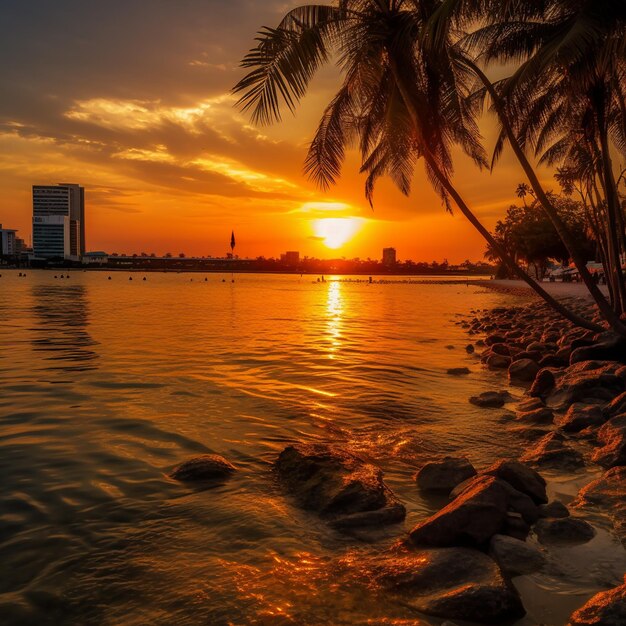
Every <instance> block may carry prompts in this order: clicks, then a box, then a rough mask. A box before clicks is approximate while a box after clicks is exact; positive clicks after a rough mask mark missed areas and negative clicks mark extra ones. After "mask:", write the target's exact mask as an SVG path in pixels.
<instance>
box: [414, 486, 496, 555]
mask: <svg viewBox="0 0 626 626" xmlns="http://www.w3.org/2000/svg"><path fill="white" fill-rule="evenodd" d="M507 504H508V494H507V489H506V487H505V486H504V485H502V483H501V482H500V481H499V480H497V479H496V478H494V477H493V476H484V477H481V479H473V481H472V483H471V484H470V485H469V487H467V488H466V489H465V491H463V492H462V493H461V494H460V495H459V496H457V497H456V498H455V499H454V500H453V501H452V502H451V503H450V504H448V505H447V506H446V507H444V508H443V509H441V510H440V511H439V512H438V513H435V514H434V515H433V516H431V517H430V518H428V519H427V520H425V521H423V522H420V523H419V524H418V525H417V526H415V527H414V528H413V529H412V530H411V532H410V533H409V538H410V540H411V542H412V543H413V544H415V545H421V546H454V545H467V544H474V545H479V546H480V545H483V544H486V543H487V541H489V539H490V538H491V537H492V536H493V535H495V534H496V533H497V532H499V531H500V529H501V528H502V526H503V524H504V521H505V518H506V513H507Z"/></svg>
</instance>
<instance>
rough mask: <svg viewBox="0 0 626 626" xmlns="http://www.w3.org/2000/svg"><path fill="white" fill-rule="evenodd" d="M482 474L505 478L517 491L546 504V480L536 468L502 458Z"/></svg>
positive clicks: (536, 501) (538, 502)
mask: <svg viewBox="0 0 626 626" xmlns="http://www.w3.org/2000/svg"><path fill="white" fill-rule="evenodd" d="M481 474H485V475H488V476H495V477H496V478H500V479H501V480H504V481H505V482H507V483H509V485H511V486H512V487H514V488H515V489H517V491H521V492H522V493H525V494H526V495H527V496H530V498H531V499H532V500H533V502H535V504H544V503H546V502H547V501H548V496H547V495H546V481H545V480H544V479H543V478H542V477H541V476H540V475H539V474H538V473H537V472H536V471H535V470H534V469H532V468H531V467H529V466H528V465H525V464H524V463H520V462H519V461H507V460H504V459H502V460H500V461H496V462H495V463H494V464H493V465H491V466H490V467H488V468H487V469H486V470H484V471H483V472H481Z"/></svg>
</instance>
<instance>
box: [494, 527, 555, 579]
mask: <svg viewBox="0 0 626 626" xmlns="http://www.w3.org/2000/svg"><path fill="white" fill-rule="evenodd" d="M489 555H490V556H491V557H492V558H493V560H494V561H495V562H496V563H497V564H498V565H499V566H500V569H501V570H502V571H503V572H504V573H505V574H507V575H509V576H522V575H524V574H532V573H533V572H536V571H538V570H540V569H541V568H542V567H543V566H544V564H545V562H546V559H545V557H544V556H543V554H541V552H540V551H539V550H537V548H535V547H533V546H530V545H529V544H527V543H526V542H524V541H520V540H519V539H515V538H514V537H508V536H506V535H494V536H493V537H492V538H491V541H490V542H489Z"/></svg>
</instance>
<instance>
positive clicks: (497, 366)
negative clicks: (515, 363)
mask: <svg viewBox="0 0 626 626" xmlns="http://www.w3.org/2000/svg"><path fill="white" fill-rule="evenodd" d="M510 364H511V357H510V356H502V355H501V354H492V355H491V356H489V357H488V358H487V367H488V368H489V369H490V370H505V369H506V368H507V367H509V365H510Z"/></svg>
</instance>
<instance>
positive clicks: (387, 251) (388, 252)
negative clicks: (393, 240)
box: [383, 248, 397, 267]
mask: <svg viewBox="0 0 626 626" xmlns="http://www.w3.org/2000/svg"><path fill="white" fill-rule="evenodd" d="M396 263H397V259H396V249H395V248H383V265H385V266H387V267H391V266H392V265H395V264H396Z"/></svg>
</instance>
